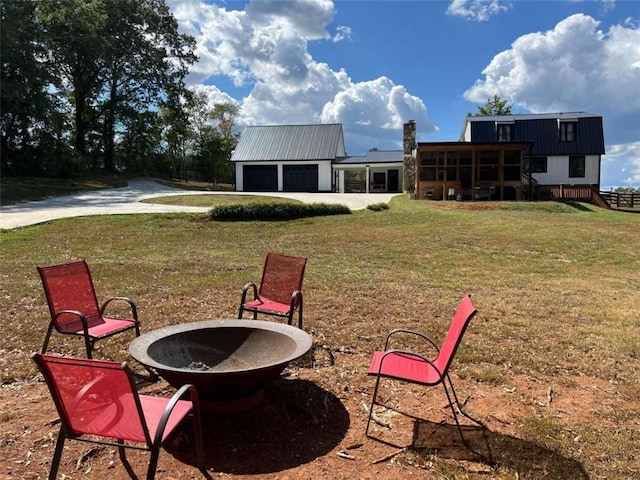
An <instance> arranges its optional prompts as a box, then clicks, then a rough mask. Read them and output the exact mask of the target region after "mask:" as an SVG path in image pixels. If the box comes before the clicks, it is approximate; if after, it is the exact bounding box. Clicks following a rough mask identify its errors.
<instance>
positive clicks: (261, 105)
mask: <svg viewBox="0 0 640 480" xmlns="http://www.w3.org/2000/svg"><path fill="white" fill-rule="evenodd" d="M169 5H170V8H171V11H172V13H173V14H174V16H175V17H176V19H177V20H178V22H179V24H180V28H181V31H184V32H185V33H189V34H190V35H193V36H194V37H195V38H196V42H197V51H196V53H197V55H198V56H199V58H200V60H199V62H198V63H197V64H196V65H194V66H193V67H192V69H191V72H190V75H189V78H188V82H189V84H191V85H194V86H195V85H199V84H205V83H216V79H217V78H220V79H222V78H229V79H231V80H232V81H233V83H234V85H235V86H236V87H243V88H244V89H245V91H246V92H247V93H246V96H245V98H243V99H241V100H239V103H240V106H241V108H240V119H239V122H240V123H241V124H246V125H256V124H259V125H267V124H295V123H314V122H339V123H342V124H343V128H344V130H345V140H346V141H347V142H348V143H349V145H348V148H349V149H351V150H353V151H350V152H349V153H350V154H354V155H355V154H362V153H364V152H365V151H366V150H367V149H369V148H372V147H378V148H401V141H402V124H403V123H404V122H406V121H407V120H409V119H414V120H416V122H417V124H418V125H420V130H421V133H431V132H433V131H434V130H435V129H436V127H435V126H434V125H433V123H432V122H431V120H429V118H428V117H427V109H426V107H425V105H424V103H423V102H422V101H421V100H420V99H419V98H417V97H415V96H412V95H411V94H409V93H408V92H407V91H406V89H405V88H404V87H403V86H402V85H395V84H394V82H393V81H392V80H390V79H389V78H386V77H380V78H377V79H372V80H370V81H363V82H359V83H354V82H352V80H351V78H349V76H348V74H347V72H346V71H345V70H344V69H340V70H337V71H336V70H333V69H332V68H331V67H330V66H329V65H327V64H326V63H321V62H317V61H316V60H314V59H313V57H312V56H311V54H310V53H309V50H308V44H309V42H315V41H323V42H328V43H336V42H340V41H343V40H347V39H349V38H350V37H351V33H352V32H351V28H350V27H348V26H343V25H341V26H338V27H336V29H335V33H334V34H333V35H331V34H330V33H329V30H328V29H329V27H330V24H331V22H332V21H333V18H334V15H335V9H334V5H333V2H332V1H331V0H299V1H296V2H291V1H283V0H260V1H252V2H250V3H249V4H248V5H247V7H246V9H245V10H243V11H238V10H227V9H226V8H225V7H224V6H221V5H216V4H209V3H204V2H202V1H199V0H171V1H170V2H169ZM216 90H217V89H216ZM221 93H222V92H220V91H219V90H217V92H215V91H213V94H212V95H213V96H212V97H210V98H217V96H218V95H220V94H221ZM352 135H353V136H352ZM374 141H375V143H372V142H374ZM390 144H392V146H389V145H390Z"/></svg>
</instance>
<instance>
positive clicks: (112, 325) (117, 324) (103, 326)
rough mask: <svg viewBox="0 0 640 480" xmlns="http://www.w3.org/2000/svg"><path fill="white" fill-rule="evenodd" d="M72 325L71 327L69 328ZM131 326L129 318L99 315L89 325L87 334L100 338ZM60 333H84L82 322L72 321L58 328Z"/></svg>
mask: <svg viewBox="0 0 640 480" xmlns="http://www.w3.org/2000/svg"><path fill="white" fill-rule="evenodd" d="M69 327H73V328H69ZM130 328H133V324H132V322H131V320H122V319H119V318H109V317H101V319H99V320H97V321H95V322H93V325H91V326H90V327H89V335H90V336H91V337H94V338H100V337H104V336H107V335H113V334H116V333H120V332H124V331H125V330H129V329H130ZM60 332H61V333H72V334H75V335H84V330H83V328H82V323H80V322H74V323H73V324H68V325H66V326H64V327H61V328H60Z"/></svg>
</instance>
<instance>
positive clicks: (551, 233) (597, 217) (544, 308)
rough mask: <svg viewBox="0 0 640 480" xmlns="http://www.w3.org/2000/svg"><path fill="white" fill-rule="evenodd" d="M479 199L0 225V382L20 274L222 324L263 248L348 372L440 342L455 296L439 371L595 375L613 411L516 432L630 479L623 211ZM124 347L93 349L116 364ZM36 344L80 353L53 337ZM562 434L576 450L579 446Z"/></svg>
mask: <svg viewBox="0 0 640 480" xmlns="http://www.w3.org/2000/svg"><path fill="white" fill-rule="evenodd" d="M197 201H199V200H197ZM469 205H472V204H469ZM487 205H490V206H491V208H488V209H477V210H471V209H464V208H463V209H460V208H448V207H454V206H456V207H460V206H465V205H464V204H458V203H457V202H446V203H441V202H427V201H411V200H409V199H408V198H406V197H402V196H401V197H396V198H394V199H393V200H392V202H391V208H390V209H389V210H386V211H382V212H372V211H369V210H364V211H358V212H354V213H353V214H352V215H344V216H332V217H317V218H309V219H302V220H297V221H291V222H264V223H261V222H229V223H227V222H225V223H217V222H213V221H210V220H208V218H207V216H206V215H189V214H170V215H134V216H132V215H126V216H99V217H88V218H75V219H67V220H58V221H54V222H50V223H47V224H43V225H37V226H33V227H28V228H23V229H19V230H15V231H7V232H2V233H0V254H1V258H2V261H1V262H0V315H1V317H2V324H3V335H2V340H1V343H0V349H1V350H2V352H3V357H4V362H3V363H2V364H1V365H2V371H1V376H2V380H3V382H10V381H12V380H15V379H22V378H27V377H30V376H32V375H34V374H35V368H34V366H33V365H32V363H31V362H30V361H29V360H28V354H29V352H31V351H34V350H38V349H39V348H40V346H41V342H42V339H43V335H44V331H45V325H46V322H47V321H48V320H47V315H48V312H47V308H46V304H45V301H44V295H43V292H42V287H41V285H40V280H39V278H38V275H37V272H36V269H35V267H36V266H37V265H46V264H54V263H62V262H66V261H71V260H75V259H81V258H84V259H86V260H87V261H88V263H89V265H90V266H91V268H92V272H93V275H94V277H95V279H96V283H97V290H98V296H99V297H100V298H106V297H108V296H112V295H128V296H131V297H132V298H134V299H135V300H136V302H137V303H138V305H139V307H140V312H141V318H142V319H143V322H144V330H145V331H147V330H150V329H153V328H157V327H160V326H162V325H166V324H172V323H177V322H187V321H194V320H203V319H207V318H224V317H234V316H235V315H236V312H237V307H238V301H239V295H240V290H241V288H242V285H244V283H245V282H246V281H248V280H258V279H259V275H260V272H261V268H262V263H263V261H264V256H265V254H266V253H267V252H268V251H278V252H284V253H290V254H293V255H301V256H306V257H308V259H309V260H308V265H307V274H306V277H305V284H304V291H305V325H306V326H307V328H308V329H309V330H310V332H311V333H312V334H313V335H314V338H315V339H316V341H321V342H322V343H323V344H325V345H328V346H329V347H331V348H333V349H336V350H340V349H348V350H349V351H353V352H356V357H357V361H358V362H364V363H366V361H367V360H366V358H367V356H368V355H369V353H370V352H371V351H372V350H373V349H374V348H375V347H378V346H379V345H378V343H379V342H380V338H381V335H383V333H385V332H386V331H387V330H389V329H390V328H392V327H408V328H414V329H415V328H420V326H424V323H423V322H424V321H425V318H430V319H432V318H435V320H433V321H432V323H430V325H429V326H430V327H432V328H433V330H434V331H435V332H437V333H438V334H440V335H441V334H443V332H444V331H445V329H446V326H447V324H448V321H449V319H450V315H451V313H452V309H453V308H455V305H456V304H457V301H458V300H459V299H460V298H461V297H462V295H463V294H465V293H470V294H472V297H473V299H474V303H475V304H476V306H477V308H478V310H479V312H480V313H479V314H478V316H477V317H476V319H475V320H474V322H473V324H472V325H471V327H470V329H469V332H468V334H467V336H466V337H465V342H464V345H463V348H462V349H461V350H460V352H459V355H458V357H457V367H456V372H457V373H458V374H459V375H461V376H462V377H463V378H466V379H467V380H471V381H474V382H478V384H487V383H489V384H494V385H505V387H508V385H509V383H510V379H512V378H514V377H515V376H527V377H532V378H542V377H545V378H549V377H555V378H557V379H559V380H561V379H563V378H565V379H567V382H569V380H568V379H576V378H577V379H579V378H593V379H597V380H599V381H600V380H604V381H606V382H609V384H610V385H611V386H612V388H614V389H615V392H616V398H617V401H618V403H617V404H612V405H609V406H606V405H603V406H602V411H598V412H596V414H595V417H593V418H595V420H590V421H589V422H587V423H588V425H585V422H584V419H579V418H571V419H566V420H564V421H566V422H568V425H569V427H570V428H571V429H572V430H571V432H573V433H571V434H567V435H564V434H563V435H558V436H557V437H554V433H553V432H555V431H556V430H557V429H558V428H560V427H558V420H557V419H555V418H542V419H540V418H538V417H535V418H534V417H531V418H528V419H523V422H522V425H521V426H520V427H519V428H521V430H520V431H521V433H522V435H526V436H528V438H529V439H530V440H532V441H536V442H538V443H541V444H545V445H551V446H552V447H553V448H555V449H558V450H560V451H563V452H564V453H565V454H566V455H570V456H571V457H572V458H576V460H578V461H580V462H581V463H582V464H583V465H585V468H586V470H587V471H588V472H589V475H590V476H591V478H632V476H633V475H634V474H635V473H638V472H640V466H639V463H640V460H638V457H637V455H636V454H635V453H634V452H636V451H637V447H638V441H640V440H639V438H640V437H639V434H638V430H639V429H640V427H639V426H638V423H637V419H638V418H640V407H639V406H638V399H639V398H640V383H639V382H638V378H639V377H638V372H639V371H640V319H639V317H638V312H640V295H639V293H638V292H640V215H636V214H629V213H622V212H612V211H606V210H603V209H599V208H596V207H593V206H590V205H585V204H575V205H570V204H561V203H539V204H537V203H503V204H500V203H493V202H492V203H490V204H487ZM127 340H128V339H127ZM127 340H125V339H123V340H116V341H114V342H112V343H110V344H109V345H107V346H105V347H104V349H105V350H104V352H103V354H105V355H111V356H114V357H118V356H119V355H121V352H122V351H123V350H125V349H126V341H127ZM55 342H57V343H55ZM52 345H55V346H56V348H58V349H63V350H64V349H76V348H79V344H77V343H74V342H64V343H63V342H62V341H61V340H60V339H59V338H58V339H54V342H52ZM358 355H359V356H358ZM363 368H365V367H363ZM578 393H579V392H578ZM607 405H608V404H607ZM587 414H589V415H592V416H593V415H594V412H585V415H587ZM585 418H586V417H585ZM589 418H591V417H589ZM600 421H601V423H599V422H600ZM612 425H613V426H612ZM565 427H566V425H565V424H562V425H561V428H565ZM634 428H635V430H634ZM562 431H564V430H562ZM634 431H635V433H634ZM550 435H551V436H550ZM580 436H582V437H580ZM577 437H580V438H591V439H593V443H589V444H586V445H585V444H583V443H580V446H581V449H580V450H579V449H577V448H575V446H576V445H577V443H576V442H578V441H577V440H576V441H575V442H574V439H575V438H577ZM485 478H486V477H485ZM500 478H514V477H513V476H510V477H507V476H504V477H500ZM521 478H522V477H521ZM541 478H542V477H541Z"/></svg>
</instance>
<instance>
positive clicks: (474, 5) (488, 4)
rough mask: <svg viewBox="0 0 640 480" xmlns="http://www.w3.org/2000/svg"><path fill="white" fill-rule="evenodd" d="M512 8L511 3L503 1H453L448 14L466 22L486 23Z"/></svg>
mask: <svg viewBox="0 0 640 480" xmlns="http://www.w3.org/2000/svg"><path fill="white" fill-rule="evenodd" d="M510 8H511V2H503V1H501V0H453V1H452V2H451V3H450V4H449V7H448V8H447V13H448V14H449V15H453V16H455V17H462V18H464V19H465V20H473V21H477V22H486V21H487V20H489V19H490V18H491V17H493V16H494V15H498V14H499V13H502V12H506V11H507V10H509V9H510Z"/></svg>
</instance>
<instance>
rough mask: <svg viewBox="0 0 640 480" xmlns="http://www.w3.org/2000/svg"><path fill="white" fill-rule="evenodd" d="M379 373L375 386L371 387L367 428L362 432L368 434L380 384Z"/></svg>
mask: <svg viewBox="0 0 640 480" xmlns="http://www.w3.org/2000/svg"><path fill="white" fill-rule="evenodd" d="M380 378H381V377H380V375H377V376H376V386H375V387H374V388H373V397H371V406H370V407H369V418H368V419H367V428H366V429H365V431H364V434H365V435H366V436H367V437H368V436H369V425H370V424H371V417H372V416H373V406H374V405H375V403H376V398H377V397H378V387H379V386H380Z"/></svg>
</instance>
